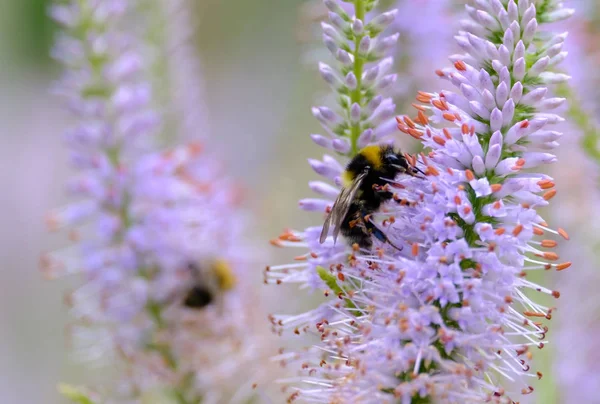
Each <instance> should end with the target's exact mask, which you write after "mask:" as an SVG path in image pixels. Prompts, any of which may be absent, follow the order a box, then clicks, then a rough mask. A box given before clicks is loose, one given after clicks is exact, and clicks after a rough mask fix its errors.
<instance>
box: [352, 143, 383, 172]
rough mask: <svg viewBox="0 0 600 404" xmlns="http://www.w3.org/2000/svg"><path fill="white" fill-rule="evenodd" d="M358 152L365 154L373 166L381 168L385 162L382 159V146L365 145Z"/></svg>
mask: <svg viewBox="0 0 600 404" xmlns="http://www.w3.org/2000/svg"><path fill="white" fill-rule="evenodd" d="M358 154H361V155H362V156H364V158H365V159H367V161H368V162H369V163H370V165H371V167H373V168H374V169H376V170H379V169H380V168H381V166H382V164H383V162H382V161H381V146H379V145H370V146H366V147H363V148H362V149H361V150H360V151H359V152H358Z"/></svg>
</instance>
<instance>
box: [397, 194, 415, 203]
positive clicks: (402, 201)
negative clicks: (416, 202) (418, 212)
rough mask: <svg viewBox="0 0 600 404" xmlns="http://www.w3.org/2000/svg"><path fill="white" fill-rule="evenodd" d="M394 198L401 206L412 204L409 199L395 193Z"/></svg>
mask: <svg viewBox="0 0 600 404" xmlns="http://www.w3.org/2000/svg"><path fill="white" fill-rule="evenodd" d="M393 199H394V201H395V202H396V203H397V204H399V205H400V206H410V205H411V204H412V203H411V202H410V201H409V200H408V199H402V198H400V197H399V196H398V195H396V194H394V197H393Z"/></svg>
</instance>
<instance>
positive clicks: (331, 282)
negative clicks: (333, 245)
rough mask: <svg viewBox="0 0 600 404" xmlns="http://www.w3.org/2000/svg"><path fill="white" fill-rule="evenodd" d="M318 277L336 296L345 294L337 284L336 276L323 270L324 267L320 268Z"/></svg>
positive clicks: (318, 268)
mask: <svg viewBox="0 0 600 404" xmlns="http://www.w3.org/2000/svg"><path fill="white" fill-rule="evenodd" d="M317 275H319V278H321V279H322V280H323V282H325V284H326V285H327V287H328V288H329V289H331V291H332V292H333V293H335V294H336V295H339V294H340V293H342V292H343V291H342V288H340V287H339V285H338V284H337V278H336V277H335V275H334V274H332V273H331V272H329V271H328V270H327V269H325V268H323V267H322V266H318V267H317Z"/></svg>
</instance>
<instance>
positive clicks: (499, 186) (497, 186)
mask: <svg viewBox="0 0 600 404" xmlns="http://www.w3.org/2000/svg"><path fill="white" fill-rule="evenodd" d="M490 188H491V189H492V192H498V191H500V190H501V189H502V184H492V185H491V187H490Z"/></svg>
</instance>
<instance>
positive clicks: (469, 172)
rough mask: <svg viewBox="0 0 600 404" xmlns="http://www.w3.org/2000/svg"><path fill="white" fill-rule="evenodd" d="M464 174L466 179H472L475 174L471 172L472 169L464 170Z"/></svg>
mask: <svg viewBox="0 0 600 404" xmlns="http://www.w3.org/2000/svg"><path fill="white" fill-rule="evenodd" d="M465 176H466V177H467V180H468V181H473V180H474V179H475V175H474V174H473V171H471V170H466V171H465Z"/></svg>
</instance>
